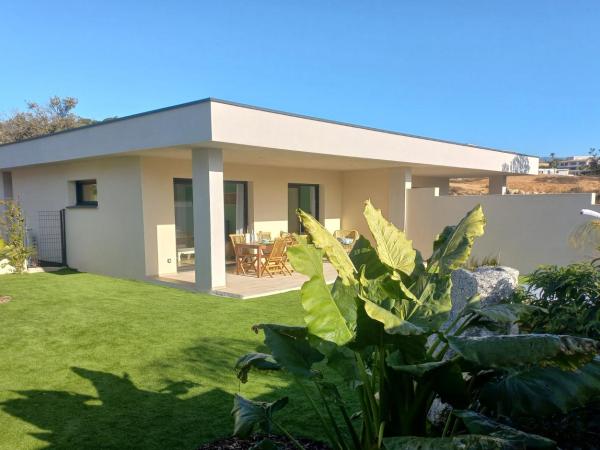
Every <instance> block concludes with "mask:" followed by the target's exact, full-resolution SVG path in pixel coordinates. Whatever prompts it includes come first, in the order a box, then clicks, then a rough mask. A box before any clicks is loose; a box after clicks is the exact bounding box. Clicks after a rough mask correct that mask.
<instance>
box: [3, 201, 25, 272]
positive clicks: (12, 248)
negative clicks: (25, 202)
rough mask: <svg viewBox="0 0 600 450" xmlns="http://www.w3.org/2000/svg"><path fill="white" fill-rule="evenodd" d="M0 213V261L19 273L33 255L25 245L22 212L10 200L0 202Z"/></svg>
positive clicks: (16, 204) (15, 203)
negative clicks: (6, 262) (0, 212)
mask: <svg viewBox="0 0 600 450" xmlns="http://www.w3.org/2000/svg"><path fill="white" fill-rule="evenodd" d="M0 211H2V214H1V216H0V259H4V258H6V259H7V260H8V263H9V264H10V265H11V266H12V267H14V269H15V272H17V273H21V272H23V271H24V270H25V268H26V262H27V259H28V258H29V257H30V256H31V255H32V254H33V249H32V248H31V247H29V246H28V245H27V238H26V231H25V217H24V216H23V211H22V210H21V207H20V206H19V204H18V203H17V202H15V201H11V200H1V201H0ZM2 235H4V237H5V240H4V239H2Z"/></svg>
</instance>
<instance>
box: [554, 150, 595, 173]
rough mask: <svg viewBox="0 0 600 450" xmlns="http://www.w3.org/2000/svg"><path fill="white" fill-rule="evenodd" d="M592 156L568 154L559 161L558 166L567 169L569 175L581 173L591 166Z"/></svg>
mask: <svg viewBox="0 0 600 450" xmlns="http://www.w3.org/2000/svg"><path fill="white" fill-rule="evenodd" d="M590 161H591V158H590V156H589V155H588V156H568V157H566V158H564V159H561V160H560V161H558V162H557V168H558V169H560V170H567V171H568V173H569V175H581V174H582V173H585V172H586V171H588V170H589V168H590Z"/></svg>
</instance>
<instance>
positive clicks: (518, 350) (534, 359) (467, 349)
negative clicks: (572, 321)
mask: <svg viewBox="0 0 600 450" xmlns="http://www.w3.org/2000/svg"><path fill="white" fill-rule="evenodd" d="M448 343H449V344H450V347H451V348H452V349H453V350H454V351H455V352H457V353H458V354H459V355H461V356H462V357H463V358H465V359H466V360H467V361H471V362H473V363H476V364H478V365H480V366H481V367H484V368H513V367H527V366H540V367H559V368H562V369H567V370H569V369H576V368H577V367H580V366H582V365H583V364H586V363H588V362H590V361H591V360H592V359H593V358H594V356H596V354H598V351H599V350H600V343H599V342H597V341H594V340H593V339H586V338H579V337H573V336H562V335H560V336H559V335H552V334H522V335H508V336H484V337H462V336H449V337H448Z"/></svg>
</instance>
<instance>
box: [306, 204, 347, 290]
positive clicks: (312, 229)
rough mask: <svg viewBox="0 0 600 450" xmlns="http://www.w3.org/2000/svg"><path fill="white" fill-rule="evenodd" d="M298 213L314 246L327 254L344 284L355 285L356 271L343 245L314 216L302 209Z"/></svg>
mask: <svg viewBox="0 0 600 450" xmlns="http://www.w3.org/2000/svg"><path fill="white" fill-rule="evenodd" d="M296 213H297V214H298V218H299V219H300V221H301V222H302V225H304V229H305V230H306V231H307V232H308V234H309V235H310V237H311V238H312V242H313V244H314V245H315V246H316V247H317V248H320V249H322V250H323V251H324V252H325V254H326V255H327V259H329V261H330V262H331V264H333V266H334V267H335V269H336V270H337V272H338V275H339V276H340V278H341V279H342V280H343V281H344V283H345V284H353V283H355V282H356V280H355V278H354V273H355V272H356V269H355V268H354V264H352V261H351V260H350V257H349V256H348V253H347V252H346V250H345V249H344V247H343V246H342V244H341V243H340V242H339V241H338V240H337V239H336V238H334V237H333V235H332V234H331V233H330V232H329V231H327V230H326V229H325V227H324V226H323V225H321V223H320V222H319V221H318V220H317V219H315V218H314V217H313V216H311V215H310V214H308V213H305V212H304V211H302V210H301V209H298V210H296Z"/></svg>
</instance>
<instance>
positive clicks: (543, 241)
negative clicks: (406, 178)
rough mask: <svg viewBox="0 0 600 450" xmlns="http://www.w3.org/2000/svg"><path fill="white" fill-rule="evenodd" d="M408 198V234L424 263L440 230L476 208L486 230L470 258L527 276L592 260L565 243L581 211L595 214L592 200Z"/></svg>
mask: <svg viewBox="0 0 600 450" xmlns="http://www.w3.org/2000/svg"><path fill="white" fill-rule="evenodd" d="M407 195H408V206H407V208H408V214H407V216H408V219H407V233H408V236H409V237H410V238H411V239H412V240H413V245H414V246H415V247H416V248H418V249H419V250H421V252H423V256H425V257H428V256H429V255H430V254H431V245H432V242H433V239H434V237H435V236H436V235H437V234H439V233H440V232H441V230H442V229H443V228H444V226H446V225H449V224H456V223H457V222H458V221H459V220H460V219H461V218H462V217H463V216H464V215H465V214H466V212H467V211H469V210H470V209H472V208H473V207H474V206H475V205H477V204H481V206H482V207H483V211H484V213H485V216H486V218H487V226H486V230H485V235H484V236H483V237H481V238H479V239H478V240H477V241H476V243H475V246H474V248H473V256H474V257H475V258H479V259H481V258H483V257H486V256H497V257H499V259H500V263H501V264H502V265H507V266H511V267H515V268H517V269H519V270H520V271H521V272H522V273H527V272H530V271H532V270H533V269H535V268H536V267H537V266H538V265H540V264H559V265H562V264H568V263H570V262H574V261H579V260H582V259H585V258H587V257H590V256H593V255H594V249H587V250H585V251H584V250H576V249H574V248H573V247H572V246H570V245H569V242H568V240H569V235H570V234H571V232H572V231H573V230H574V229H575V228H576V227H577V226H578V225H580V224H581V223H583V222H585V221H587V220H589V217H587V218H586V217H585V216H581V215H580V213H579V212H580V210H581V209H583V208H588V209H594V210H596V211H600V207H599V206H597V205H594V200H595V199H594V194H541V195H472V196H471V195H469V196H444V195H443V196H440V195H438V192H437V190H436V188H420V189H410V190H409V191H408V192H407Z"/></svg>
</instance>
